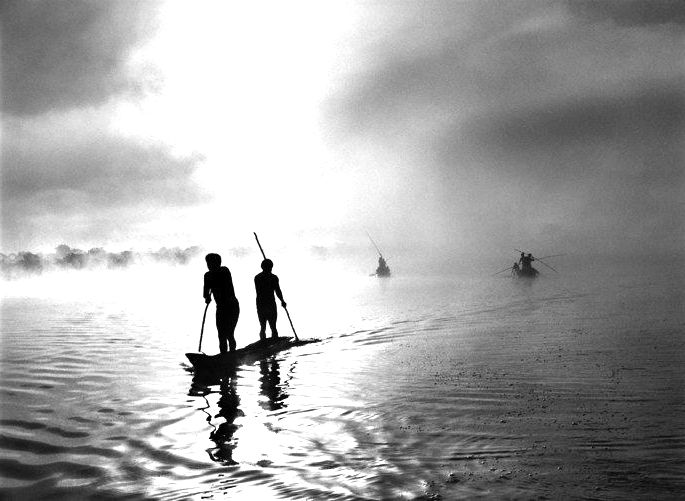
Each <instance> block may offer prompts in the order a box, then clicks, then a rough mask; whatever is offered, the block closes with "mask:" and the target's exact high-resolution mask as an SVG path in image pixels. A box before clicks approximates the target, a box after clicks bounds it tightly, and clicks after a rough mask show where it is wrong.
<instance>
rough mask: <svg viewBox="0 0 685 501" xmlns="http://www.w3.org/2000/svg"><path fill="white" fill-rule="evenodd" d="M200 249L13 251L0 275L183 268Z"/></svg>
mask: <svg viewBox="0 0 685 501" xmlns="http://www.w3.org/2000/svg"><path fill="white" fill-rule="evenodd" d="M200 252H201V249H200V248H199V247H197V246H193V247H188V248H186V249H181V248H179V247H172V248H167V247H162V248H161V249H159V250H158V251H148V252H134V251H130V250H127V251H122V252H107V251H106V250H104V249H103V248H101V247H95V248H93V249H90V250H88V251H83V250H81V249H74V248H71V247H69V246H68V245H64V244H62V245H58V246H57V247H56V248H55V253H54V254H34V253H33V252H17V253H16V254H2V253H0V259H1V260H2V261H1V264H2V275H3V277H5V278H12V277H15V276H19V275H23V274H26V273H31V274H38V273H42V272H43V271H45V270H49V269H76V270H80V269H83V268H103V267H104V268H124V267H126V266H129V265H131V264H136V263H141V262H149V261H150V260H152V261H155V262H160V263H169V264H177V265H183V264H186V263H188V262H189V261H190V260H191V259H192V258H193V257H195V256H197V255H198V254H199V253H200Z"/></svg>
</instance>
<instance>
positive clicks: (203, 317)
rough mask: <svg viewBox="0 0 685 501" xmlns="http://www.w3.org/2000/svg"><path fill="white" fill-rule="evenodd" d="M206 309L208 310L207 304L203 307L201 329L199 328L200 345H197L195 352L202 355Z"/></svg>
mask: <svg viewBox="0 0 685 501" xmlns="http://www.w3.org/2000/svg"><path fill="white" fill-rule="evenodd" d="M207 308H209V303H207V305H206V306H205V312H204V314H203V315H202V327H201V328H200V344H198V345H197V351H199V352H200V353H202V334H204V332H205V318H207Z"/></svg>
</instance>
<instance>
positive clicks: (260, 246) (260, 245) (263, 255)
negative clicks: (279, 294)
mask: <svg viewBox="0 0 685 501" xmlns="http://www.w3.org/2000/svg"><path fill="white" fill-rule="evenodd" d="M252 233H254V238H255V240H256V241H257V245H258V246H259V250H260V251H261V252H262V257H263V258H264V259H266V254H264V249H262V244H260V243H259V237H258V236H257V232H254V231H253V232H252ZM283 309H284V310H285V314H286V315H288V322H290V328H291V329H292V330H293V334H295V341H299V340H300V339H299V338H298V337H297V332H295V326H294V325H293V321H292V319H291V318H290V312H289V311H288V308H286V307H285V306H283Z"/></svg>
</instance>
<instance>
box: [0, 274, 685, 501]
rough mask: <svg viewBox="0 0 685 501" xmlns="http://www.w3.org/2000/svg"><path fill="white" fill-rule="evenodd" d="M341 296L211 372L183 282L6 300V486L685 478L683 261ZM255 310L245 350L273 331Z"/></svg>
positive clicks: (200, 491)
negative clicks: (290, 330) (276, 341)
mask: <svg viewBox="0 0 685 501" xmlns="http://www.w3.org/2000/svg"><path fill="white" fill-rule="evenodd" d="M365 278H366V277H365ZM236 285H237V287H239V286H240V281H239V280H236ZM165 287H168V284H166V285H165ZM318 290H320V289H318ZM159 292H160V294H161V293H162V291H159ZM304 294H305V292H303V291H297V290H293V291H292V292H291V297H293V298H298V295H299V297H300V298H303V297H306V296H305V295H304ZM336 294H341V295H343V296H344V294H347V296H344V297H336V301H334V302H331V303H333V304H329V303H326V302H325V301H322V300H321V299H320V298H313V299H312V301H311V304H312V305H316V306H317V309H314V308H312V309H311V310H310V311H308V310H305V309H304V308H302V309H299V310H298V308H297V304H298V301H297V299H293V300H292V302H291V303H290V305H292V311H293V313H295V314H297V315H298V317H297V323H298V332H300V333H301V335H303V334H302V333H308V336H307V337H317V338H321V339H323V341H322V342H320V343H314V344H309V345H305V346H299V347H296V348H292V349H291V350H288V351H284V352H281V353H279V354H278V355H276V356H272V357H269V358H267V359H263V360H259V361H257V362H255V363H252V364H246V365H243V366H240V367H234V368H226V370H225V371H224V372H222V373H221V374H220V375H219V377H215V375H214V376H212V377H211V378H209V377H206V376H203V375H201V374H194V373H193V371H192V369H191V368H189V367H188V366H187V364H186V363H185V359H184V357H183V354H184V353H185V352H186V351H189V349H192V348H194V347H195V346H196V343H197V335H198V330H199V320H200V318H199V315H200V314H201V313H202V311H201V309H202V307H203V305H202V304H200V305H199V306H198V304H197V302H194V303H193V302H191V300H190V299H189V298H186V297H185V296H183V295H179V297H176V298H175V299H174V298H169V301H167V302H166V303H165V304H164V305H163V306H155V305H149V304H144V303H141V302H139V301H132V302H131V303H127V302H126V301H125V300H120V301H116V302H114V301H113V302H106V303H102V302H101V303H97V304H96V303H90V302H86V301H81V300H76V299H73V298H72V299H69V300H67V299H62V300H56V299H54V298H43V299H37V298H8V299H5V300H4V301H3V304H2V350H1V354H0V362H1V364H0V376H1V377H0V409H1V411H2V416H0V451H1V452H2V454H0V480H1V485H2V487H0V497H3V498H12V497H13V498H17V499H35V498H51V497H52V498H69V499H84V498H102V497H105V498H107V497H111V498H121V497H130V498H139V499H149V498H156V499H221V498H230V499H271V498H274V497H278V498H282V499H317V500H318V499H322V500H327V499H336V500H339V499H350V500H352V499H439V498H440V497H442V499H461V498H474V497H483V498H524V499H528V498H545V497H546V498H560V497H562V498H564V497H566V498H569V497H570V498H603V499H604V498H617V499H627V498H643V499H646V498H652V497H653V498H660V499H676V498H678V497H680V495H681V494H682V492H684V489H685V481H684V476H683V471H684V468H685V457H684V456H685V394H684V393H683V388H684V383H685V375H684V374H683V372H682V367H683V366H684V364H685V349H684V348H683V343H682V332H683V330H684V329H685V318H684V314H683V308H682V306H683V296H682V281H681V280H680V279H679V277H678V276H674V275H673V274H672V273H670V271H669V270H667V271H666V272H662V273H661V274H658V273H655V272H653V270H652V272H651V273H649V274H645V275H644V276H637V275H630V274H629V273H624V272H622V273H615V274H613V275H609V274H604V275H602V276H594V275H590V274H588V275H585V276H578V277H565V276H564V277H561V278H550V279H545V278H541V279H540V280H538V281H535V282H533V283H531V284H527V285H525V286H523V285H521V284H520V283H518V282H516V281H511V280H500V279H497V280H496V279H489V280H468V279H465V278H463V277H449V278H446V277H441V278H415V279H404V278H402V277H393V278H392V279H391V280H388V281H383V283H380V282H378V281H377V280H375V279H370V280H368V281H364V282H360V283H357V284H356V286H355V287H351V286H349V284H348V285H347V286H345V287H342V288H341V289H338V290H337V291H336ZM192 297H193V298H195V296H192ZM195 299H198V298H195ZM300 304H302V303H300ZM304 304H308V302H307V301H305V302H304ZM170 305H171V306H173V307H171V308H170ZM243 320H244V322H245V323H244V324H239V333H238V336H237V338H238V344H239V345H245V344H248V343H249V342H251V341H254V340H255V339H254V338H255V337H256V331H255V329H254V322H256V319H252V320H253V323H252V324H250V316H249V314H248V313H246V314H245V316H244V317H243V319H241V322H243ZM240 329H243V330H242V331H240ZM212 335H213V333H208V337H209V338H211V337H212ZM303 337H304V336H303ZM206 349H208V348H206ZM208 350H211V348H209V349H208ZM215 351H216V350H215Z"/></svg>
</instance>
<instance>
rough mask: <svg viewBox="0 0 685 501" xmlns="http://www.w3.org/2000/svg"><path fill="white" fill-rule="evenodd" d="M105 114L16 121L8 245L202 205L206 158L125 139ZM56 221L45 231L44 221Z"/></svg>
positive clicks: (10, 137)
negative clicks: (198, 176) (200, 169)
mask: <svg viewBox="0 0 685 501" xmlns="http://www.w3.org/2000/svg"><path fill="white" fill-rule="evenodd" d="M100 114H101V111H94V112H93V113H90V114H85V115H84V114H83V113H82V112H78V113H72V114H66V115H65V114H59V115H53V116H51V117H49V118H48V117H46V116H42V117H41V118H40V119H35V120H29V119H19V118H15V119H9V120H6V123H5V134H4V144H3V156H2V161H3V176H2V199H3V206H2V216H3V240H4V241H5V242H15V245H21V244H20V243H19V242H21V241H22V240H23V239H22V238H20V235H30V234H33V235H34V236H36V235H40V233H41V232H43V233H44V234H46V233H56V234H57V235H59V234H60V233H59V232H60V231H61V232H63V233H62V234H63V235H64V236H63V237H58V238H68V237H69V235H73V234H75V233H76V232H78V229H79V228H83V229H87V231H89V232H93V234H95V233H98V234H105V233H106V232H108V231H109V232H112V231H113V230H115V229H116V228H117V227H119V226H120V225H122V224H124V221H127V220H128V219H135V216H136V214H137V216H138V219H140V218H142V217H143V215H146V216H149V215H150V214H154V213H156V212H158V211H160V210H162V209H176V208H179V207H189V206H191V205H193V204H197V203H198V202H200V201H201V200H202V197H203V193H201V191H200V190H199V189H198V187H197V185H196V184H195V183H194V181H193V173H194V171H195V168H196V166H197V165H198V163H199V162H200V161H201V158H200V157H198V156H185V157H177V156H174V155H172V154H171V152H170V151H169V149H168V148H167V147H165V146H163V145H160V144H148V143H144V142H142V141H140V140H135V139H131V138H123V137H121V136H118V135H116V134H114V133H113V132H111V131H110V130H109V129H108V128H107V127H106V126H104V125H102V124H101V123H99V122H98V120H102V117H101V116H100ZM46 218H48V219H50V221H49V224H47V225H46V226H42V225H41V224H38V223H37V222H38V221H44V222H46V221H45V219H46Z"/></svg>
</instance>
